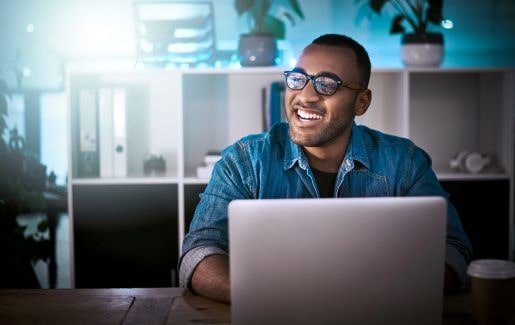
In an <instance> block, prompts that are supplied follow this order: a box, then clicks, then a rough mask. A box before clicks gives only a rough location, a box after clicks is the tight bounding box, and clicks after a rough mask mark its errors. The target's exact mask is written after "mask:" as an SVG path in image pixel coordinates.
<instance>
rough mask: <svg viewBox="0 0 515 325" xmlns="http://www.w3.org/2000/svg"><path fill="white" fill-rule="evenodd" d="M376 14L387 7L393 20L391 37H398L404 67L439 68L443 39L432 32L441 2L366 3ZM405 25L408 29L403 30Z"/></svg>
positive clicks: (438, 19)
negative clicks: (391, 13)
mask: <svg viewBox="0 0 515 325" xmlns="http://www.w3.org/2000/svg"><path fill="white" fill-rule="evenodd" d="M367 4H368V6H370V8H371V9H372V11H373V12H375V13H376V14H381V12H382V11H383V10H384V8H385V7H387V5H388V6H389V7H390V8H393V10H394V11H395V13H396V14H395V16H394V17H393V19H392V24H391V27H390V33H391V34H402V39H401V44H402V61H403V63H404V65H406V66H439V65H440V64H441V63H442V58H443V46H444V40H443V35H442V33H440V32H432V31H431V28H432V26H438V25H439V24H440V23H441V21H442V19H443V16H442V11H443V0H367ZM406 25H407V27H408V28H406Z"/></svg>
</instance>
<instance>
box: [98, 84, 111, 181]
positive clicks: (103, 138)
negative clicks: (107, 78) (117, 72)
mask: <svg viewBox="0 0 515 325" xmlns="http://www.w3.org/2000/svg"><path fill="white" fill-rule="evenodd" d="M98 117H99V118H98V124H99V129H100V130H99V138H100V139H99V143H100V177H113V176H114V167H113V159H114V135H113V91H112V89H111V88H100V89H99V90H98Z"/></svg>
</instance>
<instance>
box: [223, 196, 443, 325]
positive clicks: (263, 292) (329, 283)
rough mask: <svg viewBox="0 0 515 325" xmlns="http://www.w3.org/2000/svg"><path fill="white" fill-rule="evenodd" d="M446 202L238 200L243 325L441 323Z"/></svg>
mask: <svg viewBox="0 0 515 325" xmlns="http://www.w3.org/2000/svg"><path fill="white" fill-rule="evenodd" d="M446 204H447V203H446V201H445V199H443V198H440V197H394V198H392V197H390V198H343V199H275V200H237V201H233V202H231V203H230V205H229V212H228V213H229V243H230V272H231V273H230V274H231V301H232V306H231V310H232V321H233V323H235V324H331V323H346V324H439V323H441V317H442V303H443V275H444V254H445V232H446V216H447V213H446V211H447V205H446Z"/></svg>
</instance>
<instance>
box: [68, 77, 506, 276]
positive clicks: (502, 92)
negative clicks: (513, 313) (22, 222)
mask: <svg viewBox="0 0 515 325" xmlns="http://www.w3.org/2000/svg"><path fill="white" fill-rule="evenodd" d="M283 70H284V69H282V68H278V67H271V68H244V69H225V68H221V69H215V68H206V69H191V70H190V69H185V70H151V71H145V70H135V71H118V72H98V71H97V72H88V73H84V72H71V73H70V74H69V76H68V93H69V103H70V110H71V114H70V132H69V134H70V139H69V140H70V142H69V144H70V146H69V147H70V148H71V150H70V155H69V159H70V160H69V162H70V164H69V165H70V166H72V168H71V170H70V173H69V187H70V188H69V210H70V211H69V215H70V220H71V222H70V225H71V227H72V228H71V232H70V233H71V234H72V236H71V243H72V245H73V233H74V231H73V230H74V228H73V225H74V219H76V218H77V217H79V215H78V214H80V213H81V212H80V211H78V210H76V209H74V205H75V204H76V203H77V202H76V198H74V189H77V187H81V186H127V185H134V184H137V185H148V186H151V185H156V184H170V185H174V186H176V187H177V197H176V198H174V200H173V201H174V202H176V205H177V206H176V207H175V208H176V209H177V215H176V216H175V217H176V218H177V219H178V220H177V224H178V229H177V238H178V245H177V251H179V249H180V243H181V242H182V239H183V237H184V232H185V228H186V227H187V224H186V220H189V218H191V215H189V214H191V209H192V207H191V206H192V205H194V204H192V203H191V202H190V201H191V200H193V201H194V202H196V201H195V200H196V198H193V197H191V196H192V193H193V194H194V196H196V194H197V192H198V191H199V190H201V189H202V188H203V186H204V185H205V184H206V183H207V180H205V179H198V178H197V177H196V172H195V171H196V167H197V166H199V165H201V163H202V161H203V156H204V154H205V153H206V152H207V151H208V150H213V149H216V150H221V149H223V148H224V147H226V146H227V145H229V144H231V143H232V142H234V141H235V140H237V139H238V138H240V137H242V136H244V135H247V134H249V133H259V132H262V131H263V123H262V116H263V99H262V97H263V94H262V89H263V88H267V87H268V86H269V85H270V83H271V82H272V81H279V80H282V79H283V75H282V71H283ZM514 75H515V72H514V70H509V69H482V68H474V69H442V68H440V69H376V70H373V71H372V76H371V82H370V85H369V86H370V87H369V88H370V89H372V105H371V107H370V108H369V110H368V112H367V113H366V114H365V115H364V116H363V117H360V118H358V119H357V122H358V123H362V124H366V125H368V126H370V127H373V128H376V129H379V130H382V131H384V132H386V133H392V134H396V135H400V136H403V137H408V138H410V139H412V140H413V141H414V142H415V143H417V144H418V145H420V146H421V147H422V148H423V149H425V150H426V151H427V152H428V153H429V154H430V155H431V157H432V159H433V166H434V168H435V171H436V173H437V175H438V177H439V179H440V180H449V181H480V180H507V181H508V182H509V188H510V193H509V198H510V199H509V216H506V218H509V220H510V221H509V224H510V254H513V252H512V251H513V249H511V248H512V247H513V229H514V224H513V193H514V192H513V166H514V160H513V156H514V154H513V135H512V132H513V118H512V117H513V112H514V110H515V99H514V97H515V95H514V93H515V81H514V80H515V77H514ZM84 87H86V88H93V89H99V88H102V87H121V88H125V89H126V90H127V94H128V95H127V157H128V158H127V166H128V168H127V176H126V177H122V178H100V177H81V175H80V172H79V166H78V163H77V162H78V158H79V154H80V151H79V145H78V143H79V131H78V125H79V124H78V122H77V119H78V101H77V92H78V91H79V90H80V89H81V88H84ZM464 149H466V150H469V151H478V152H482V153H484V152H487V153H491V154H493V155H494V156H495V157H496V158H497V159H498V161H499V164H500V166H501V168H502V171H501V172H499V173H493V174H477V175H473V174H464V173H456V172H453V171H451V170H450V168H449V167H448V166H449V160H450V159H451V158H452V157H453V156H454V155H455V154H456V153H457V152H458V151H460V150H464ZM151 153H158V154H161V155H162V156H163V157H164V158H165V160H166V174H165V175H163V176H145V175H144V173H143V161H144V159H145V158H146V157H148V155H149V154H151ZM188 203H189V204H188ZM102 204H108V198H106V201H105V202H103V203H102ZM117 209H119V211H120V214H123V213H124V207H123V206H120V207H117ZM186 214H188V215H186ZM71 251H72V252H73V249H72V250H71ZM511 257H512V255H511ZM72 261H73V257H72ZM71 264H72V265H73V264H74V263H73V262H72V263H71ZM72 274H74V273H73V270H72ZM72 279H74V278H73V276H72ZM72 281H74V280H72ZM73 283H74V282H72V284H73Z"/></svg>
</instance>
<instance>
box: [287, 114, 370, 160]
mask: <svg viewBox="0 0 515 325" xmlns="http://www.w3.org/2000/svg"><path fill="white" fill-rule="evenodd" d="M289 132H290V129H289V128H288V133H289ZM287 138H288V141H287V144H286V148H285V149H286V150H285V153H284V165H283V167H284V169H285V170H287V169H290V168H292V167H293V166H294V165H295V163H297V162H298V163H299V166H300V167H301V168H302V169H307V168H308V166H309V163H308V159H307V157H306V155H305V154H304V151H303V150H302V149H301V147H300V146H299V145H298V144H296V143H294V142H293V141H292V139H291V137H290V136H289V134H288V137H287ZM354 161H358V162H360V163H361V164H362V165H363V166H365V167H366V168H367V169H368V168H369V167H370V160H369V158H368V154H367V150H366V146H365V140H364V138H363V133H362V131H361V129H360V128H359V127H358V125H357V124H356V122H352V130H351V135H350V141H349V145H348V146H347V150H346V151H345V156H344V159H343V161H342V168H345V167H346V166H347V167H348V166H350V165H354ZM351 162H352V163H351Z"/></svg>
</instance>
